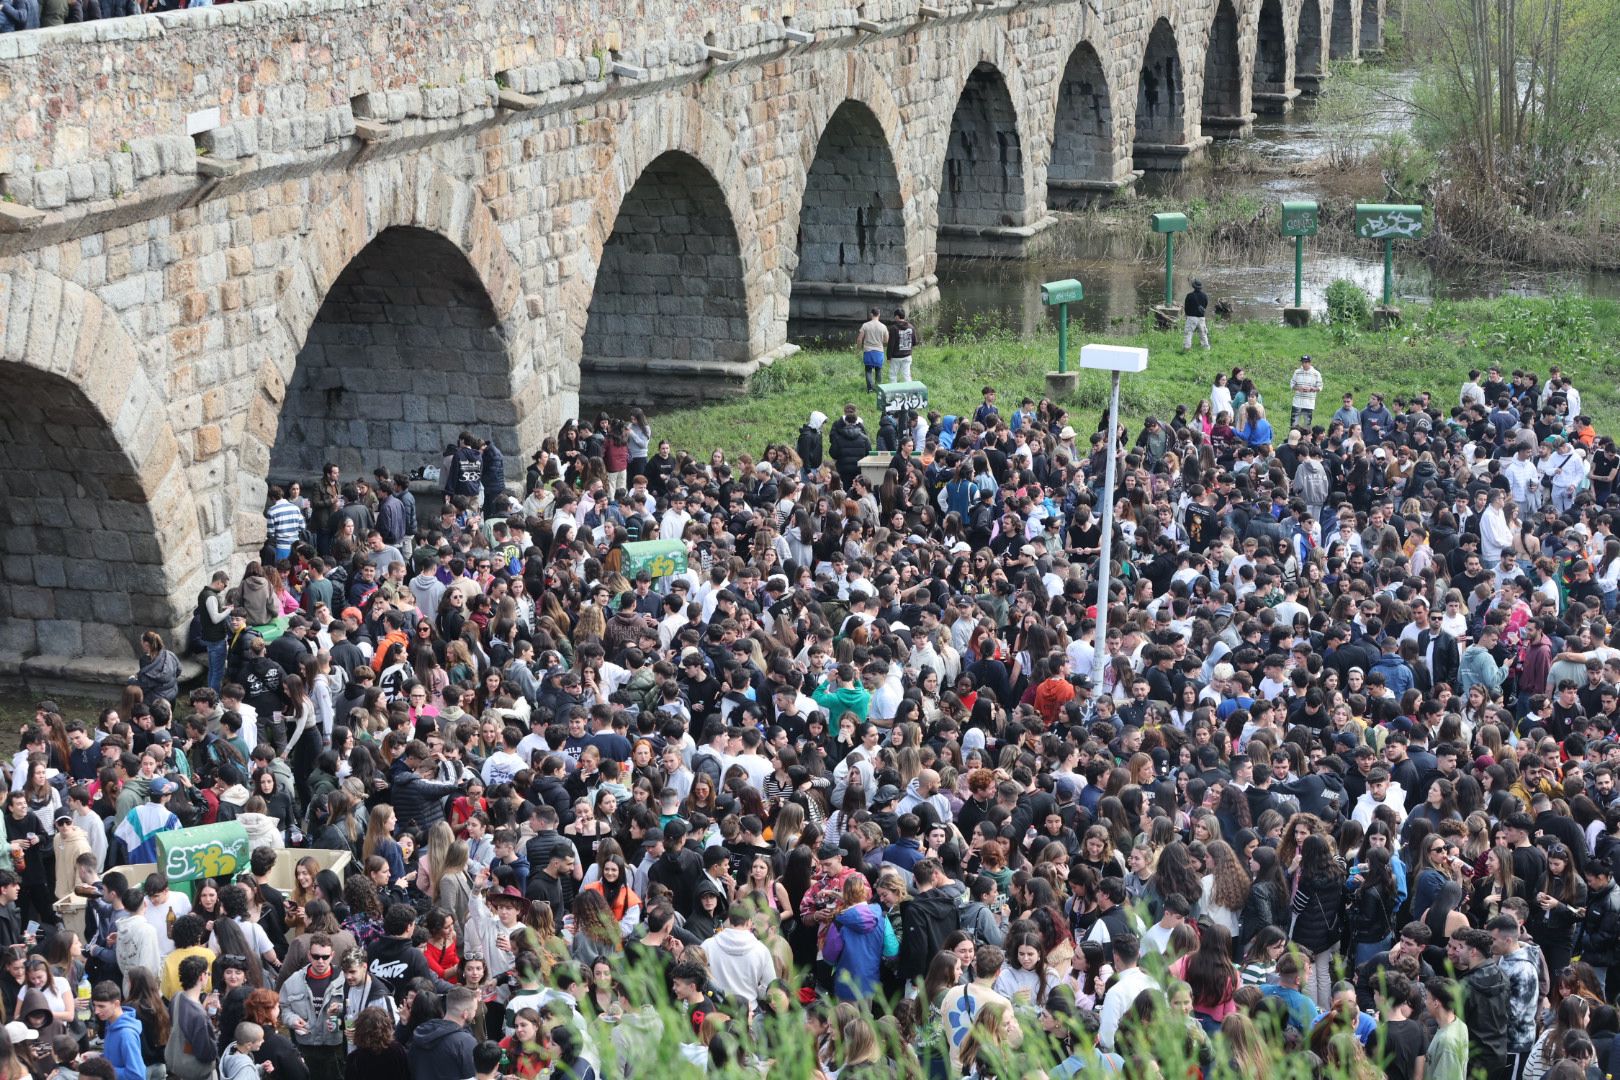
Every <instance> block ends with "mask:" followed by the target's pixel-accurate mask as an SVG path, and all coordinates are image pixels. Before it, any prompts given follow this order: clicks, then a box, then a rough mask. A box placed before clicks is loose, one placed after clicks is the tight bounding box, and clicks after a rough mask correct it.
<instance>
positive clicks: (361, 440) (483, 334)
mask: <svg viewBox="0 0 1620 1080" xmlns="http://www.w3.org/2000/svg"><path fill="white" fill-rule="evenodd" d="M509 366H510V361H509V360H508V358H507V355H506V343H505V342H504V341H502V340H501V338H500V335H499V333H498V332H497V327H496V321H495V313H494V312H493V311H492V310H491V309H490V303H489V297H488V295H487V294H485V292H484V286H483V284H482V283H481V282H480V281H479V280H478V278H477V276H476V275H475V274H473V273H472V272H471V271H470V268H469V267H468V265H467V260H466V259H465V258H463V257H462V255H461V253H460V252H458V251H457V250H456V249H455V248H454V247H453V246H451V245H450V244H449V243H448V242H447V241H445V240H443V239H441V238H440V237H439V236H437V235H436V234H434V233H430V232H425V231H423V230H420V229H413V228H393V229H387V230H384V231H383V232H382V233H381V234H379V235H378V237H377V239H375V240H373V241H372V242H371V243H370V244H368V245H367V246H366V248H365V250H364V251H362V252H361V253H360V254H359V255H358V256H356V257H355V259H354V261H352V262H350V263H349V265H348V266H347V267H346V268H344V271H343V273H342V274H341V275H340V276H339V277H338V280H337V281H336V282H334V283H333V285H332V288H331V289H330V290H329V291H328V292H327V294H326V299H325V301H324V302H323V303H322V304H321V309H320V313H319V314H318V315H317V316H316V317H315V322H314V323H313V324H312V325H311V326H310V329H309V337H308V339H307V340H306V341H305V343H304V347H303V349H301V350H300V351H299V354H298V362H297V368H296V373H295V375H294V377H293V382H292V385H290V386H289V387H288V388H287V397H286V400H285V402H284V403H283V404H282V408H281V419H280V423H279V425H278V426H277V430H276V440H275V448H274V450H273V451H272V452H271V456H270V473H271V476H272V478H273V479H274V480H277V481H283V480H301V481H303V482H304V485H305V489H306V490H308V487H309V485H310V482H311V481H312V480H313V479H314V478H315V477H317V476H319V475H320V472H321V469H322V468H323V466H324V465H325V463H326V462H328V461H330V462H332V463H334V464H336V465H338V466H340V467H341V468H342V469H343V472H344V473H345V474H346V475H350V476H354V475H362V476H367V477H369V476H370V475H371V473H372V470H373V469H375V468H377V467H378V466H381V467H384V468H387V469H389V470H390V471H394V472H401V471H403V472H409V471H410V470H411V469H413V468H415V467H416V466H419V465H422V464H426V463H431V464H438V462H439V460H440V458H441V456H442V452H443V450H444V447H445V446H446V445H447V444H451V443H454V442H455V441H456V438H457V437H458V436H459V435H460V433H461V432H462V431H465V430H468V429H471V428H477V429H478V430H479V432H480V434H489V435H493V437H494V438H495V443H496V445H497V446H499V447H500V448H501V450H502V451H503V452H504V453H506V454H507V455H509V456H510V455H515V454H517V453H518V451H519V447H518V444H517V428H516V422H515V421H516V417H515V415H513V411H512V404H511V401H512V391H511V386H510V384H509V382H508V380H507V370H508V368H509Z"/></svg>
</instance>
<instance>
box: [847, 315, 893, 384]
mask: <svg viewBox="0 0 1620 1080" xmlns="http://www.w3.org/2000/svg"><path fill="white" fill-rule="evenodd" d="M855 343H856V348H858V349H860V351H861V368H862V370H864V371H865V372H866V388H867V389H868V390H876V389H877V384H878V381H879V380H880V379H881V378H882V377H883V354H884V351H885V350H886V349H887V348H888V346H889V328H888V327H887V326H884V325H883V320H882V319H880V318H878V309H877V308H872V309H870V310H869V311H868V312H867V319H866V321H865V322H863V323H862V324H861V328H860V330H858V331H856V334H855Z"/></svg>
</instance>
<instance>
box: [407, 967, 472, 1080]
mask: <svg viewBox="0 0 1620 1080" xmlns="http://www.w3.org/2000/svg"><path fill="white" fill-rule="evenodd" d="M477 1011H478V994H477V992H476V991H474V990H470V989H468V988H467V987H465V986H458V987H456V988H455V989H454V990H451V991H450V992H449V993H448V994H446V995H445V999H444V1016H442V1017H439V1018H437V1019H434V1020H429V1021H428V1022H427V1023H425V1024H423V1025H422V1026H421V1027H419V1028H417V1029H416V1034H415V1036H413V1037H412V1039H411V1049H410V1059H411V1080H443V1078H446V1077H458V1078H471V1077H472V1076H473V1075H474V1072H475V1070H474V1068H473V1060H472V1056H473V1050H474V1049H476V1048H477V1046H478V1039H477V1038H476V1037H475V1036H474V1035H473V1034H472V1032H470V1031H468V1030H467V1028H468V1025H470V1024H471V1023H472V1019H473V1014H474V1013H476V1012H477Z"/></svg>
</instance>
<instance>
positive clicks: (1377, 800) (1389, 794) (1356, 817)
mask: <svg viewBox="0 0 1620 1080" xmlns="http://www.w3.org/2000/svg"><path fill="white" fill-rule="evenodd" d="M1380 806H1387V807H1389V808H1390V809H1391V810H1393V811H1395V820H1396V823H1397V827H1398V826H1399V825H1400V824H1403V823H1404V822H1405V821H1406V789H1405V788H1403V787H1401V785H1399V784H1397V783H1396V782H1395V781H1393V780H1391V779H1390V778H1389V770H1388V769H1386V768H1384V767H1383V766H1382V765H1375V766H1373V767H1372V769H1370V770H1368V772H1367V790H1366V791H1363V792H1362V793H1361V798H1359V799H1357V800H1356V805H1355V809H1353V810H1351V811H1350V820H1352V821H1354V822H1355V823H1356V824H1358V825H1360V826H1361V827H1362V828H1363V829H1365V828H1366V827H1367V826H1369V825H1371V824H1372V823H1373V814H1374V813H1376V812H1377V810H1378V808H1379V807H1380Z"/></svg>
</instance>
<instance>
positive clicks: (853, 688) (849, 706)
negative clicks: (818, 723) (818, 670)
mask: <svg viewBox="0 0 1620 1080" xmlns="http://www.w3.org/2000/svg"><path fill="white" fill-rule="evenodd" d="M810 697H811V700H813V701H814V702H815V703H816V704H817V705H820V706H821V707H822V708H823V709H826V710H827V716H828V727H827V730H828V731H829V732H830V733H831V735H832V738H833V741H835V742H836V741H837V740H838V738H839V735H840V733H841V731H842V721H843V718H844V715H845V714H846V713H850V714H853V715H854V717H855V720H856V722H857V723H859V722H861V721H863V720H865V719H866V710H867V709H869V708H870V707H871V705H872V692H871V691H870V690H868V689H867V688H866V687H864V686H862V685H861V682H860V678H859V673H857V672H856V670H855V665H854V664H849V663H844V664H839V665H838V666H837V667H836V668H834V669H833V673H832V678H830V679H827V680H824V681H823V682H822V684H821V685H820V686H818V687H816V688H815V690H814V691H812V692H811V694H810Z"/></svg>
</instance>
